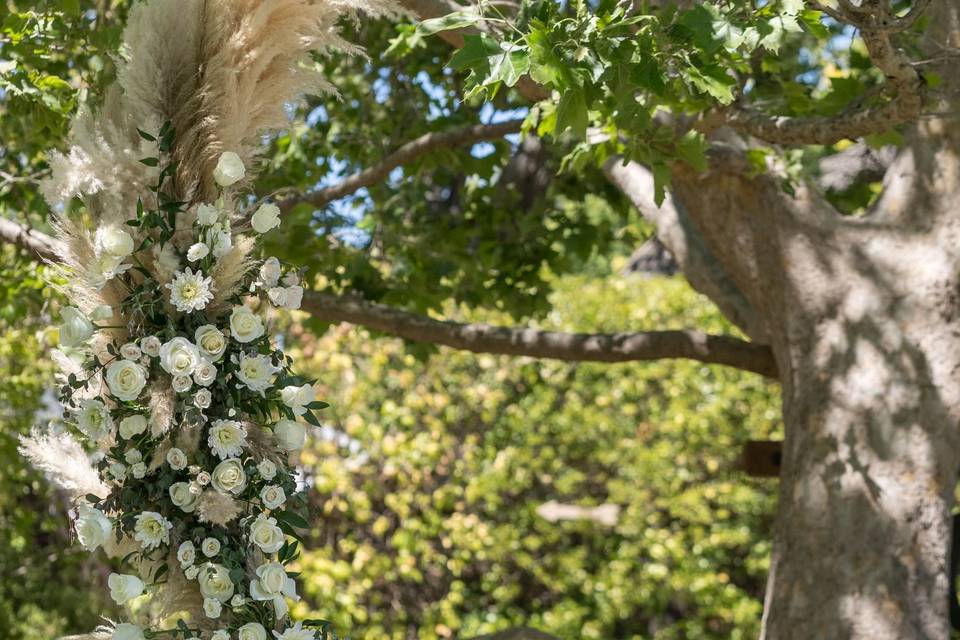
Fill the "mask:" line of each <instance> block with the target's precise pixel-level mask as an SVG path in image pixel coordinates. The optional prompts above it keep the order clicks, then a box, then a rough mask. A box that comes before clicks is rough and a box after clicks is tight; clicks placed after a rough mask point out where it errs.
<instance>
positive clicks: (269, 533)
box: [250, 513, 284, 553]
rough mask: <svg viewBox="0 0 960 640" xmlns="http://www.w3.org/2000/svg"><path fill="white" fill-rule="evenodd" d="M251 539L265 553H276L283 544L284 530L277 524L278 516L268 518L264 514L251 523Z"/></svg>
mask: <svg viewBox="0 0 960 640" xmlns="http://www.w3.org/2000/svg"><path fill="white" fill-rule="evenodd" d="M250 541H251V542H252V543H253V544H255V545H257V546H258V547H260V550H261V551H263V552H264V553H276V552H277V551H279V550H280V547H282V546H283V542H284V539H283V531H281V530H280V527H278V526H277V519H276V518H268V517H267V516H266V515H264V514H262V513H261V514H260V515H259V516H257V519H256V520H254V521H253V524H251V525H250Z"/></svg>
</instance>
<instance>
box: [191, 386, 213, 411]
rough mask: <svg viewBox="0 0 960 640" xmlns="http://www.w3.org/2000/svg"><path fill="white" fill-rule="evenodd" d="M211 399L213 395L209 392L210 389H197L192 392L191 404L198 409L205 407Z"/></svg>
mask: <svg viewBox="0 0 960 640" xmlns="http://www.w3.org/2000/svg"><path fill="white" fill-rule="evenodd" d="M212 401H213V395H212V394H211V393H210V389H199V390H198V391H197V392H196V393H195V394H193V404H194V405H195V406H196V407H197V408H198V409H206V408H207V407H209V406H210V403H211V402H212Z"/></svg>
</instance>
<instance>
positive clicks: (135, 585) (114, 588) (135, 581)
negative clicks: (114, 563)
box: [107, 573, 144, 604]
mask: <svg viewBox="0 0 960 640" xmlns="http://www.w3.org/2000/svg"><path fill="white" fill-rule="evenodd" d="M107 586H109V587H110V597H111V598H113V601H114V602H116V603H117V604H125V603H126V602H127V601H129V600H132V599H134V598H136V597H137V596H139V595H140V594H142V593H143V588H144V585H143V580H141V579H140V578H138V577H137V576H132V575H125V574H120V573H111V574H110V577H108V578H107Z"/></svg>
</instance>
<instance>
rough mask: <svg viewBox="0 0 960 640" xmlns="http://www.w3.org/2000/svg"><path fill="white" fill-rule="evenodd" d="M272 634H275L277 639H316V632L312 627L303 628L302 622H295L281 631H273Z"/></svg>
mask: <svg viewBox="0 0 960 640" xmlns="http://www.w3.org/2000/svg"><path fill="white" fill-rule="evenodd" d="M273 635H274V636H276V638H277V640H317V632H316V631H313V630H312V629H304V628H303V623H302V622H297V623H296V624H295V625H293V626H292V627H290V628H289V629H287V630H285V631H284V632H283V633H277V632H276V631H274V632H273Z"/></svg>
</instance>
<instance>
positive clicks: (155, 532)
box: [133, 463, 173, 549]
mask: <svg viewBox="0 0 960 640" xmlns="http://www.w3.org/2000/svg"><path fill="white" fill-rule="evenodd" d="M141 464H142V463H141ZM172 528H173V525H172V524H171V523H170V521H169V520H167V519H166V518H164V517H163V516H162V515H160V514H159V513H157V512H156V511H144V512H143V513H141V514H140V515H138V516H137V520H136V524H135V525H134V528H133V529H134V532H135V535H134V536H133V537H134V539H135V540H137V541H138V542H139V543H140V544H141V545H142V546H143V548H144V549H155V548H157V547H159V546H160V545H161V544H169V543H170V529H172Z"/></svg>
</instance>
